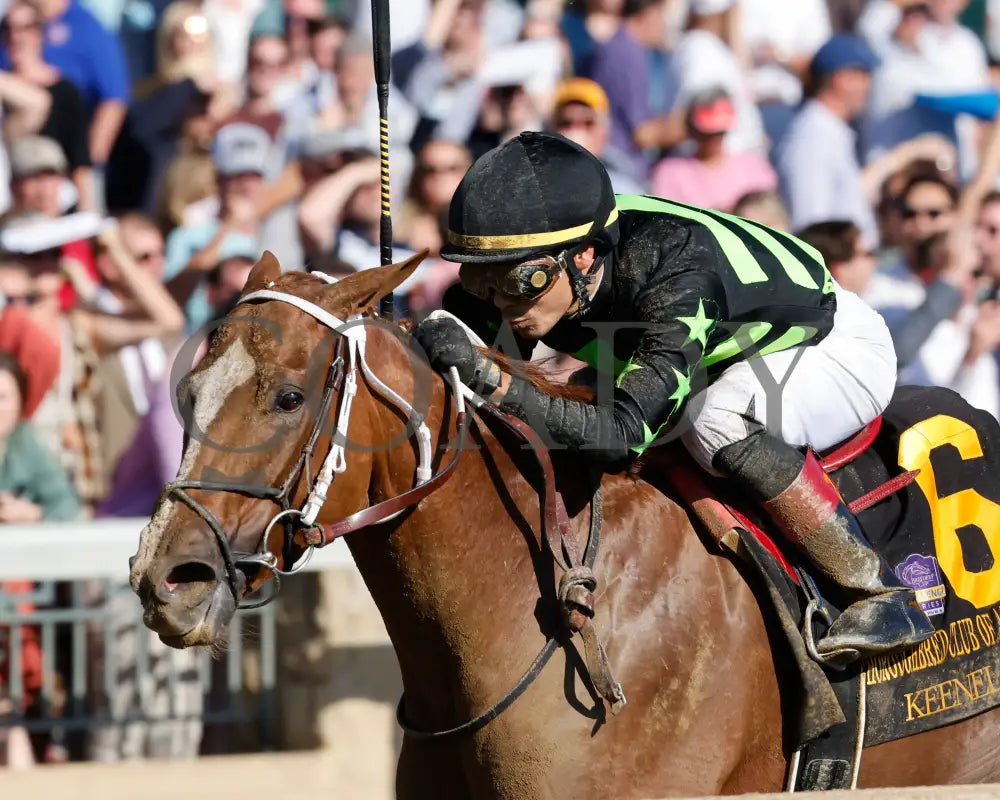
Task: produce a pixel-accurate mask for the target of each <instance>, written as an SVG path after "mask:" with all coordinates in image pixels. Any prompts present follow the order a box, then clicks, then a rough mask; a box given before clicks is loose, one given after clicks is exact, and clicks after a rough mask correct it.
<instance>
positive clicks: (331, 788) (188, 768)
mask: <svg viewBox="0 0 1000 800" xmlns="http://www.w3.org/2000/svg"><path fill="white" fill-rule="evenodd" d="M330 767H331V764H330V762H329V754H328V753H323V752H322V751H319V752H315V753H294V754H267V755H254V756H222V757H218V758H202V759H198V760H197V761H160V762H143V763H137V764H121V765H101V764H68V765H65V766H59V767H40V768H36V769H33V770H30V771H27V772H0V797H3V798H4V800H80V798H84V797H85V798H96V799H97V800H137V799H138V798H141V799H142V800H177V798H178V797H183V798H185V800H187V798H199V800H200V798H224V799H228V798H232V800H236V799H237V798H239V800H246V798H247V797H250V796H253V797H280V798H281V800H320V799H321V798H342V797H350V798H354V797H358V795H357V793H356V789H357V787H356V786H355V787H353V788H352V786H350V785H347V784H346V783H345V782H344V781H343V780H341V781H340V783H339V784H338V781H337V780H336V779H335V777H334V774H335V770H332V769H331V768H330ZM744 797H746V798H757V799H758V800H765V799H767V798H770V800H779V798H780V799H781V800H786V798H787V795H779V794H766V795H765V794H754V795H744ZM824 798H825V799H826V800H945V798H947V800H1000V785H994V786H960V787H927V788H922V789H876V790H872V791H867V792H830V793H827V794H824ZM359 800H361V799H360V798H359ZM526 800H528V799H527V798H526Z"/></svg>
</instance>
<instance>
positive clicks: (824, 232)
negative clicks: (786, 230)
mask: <svg viewBox="0 0 1000 800" xmlns="http://www.w3.org/2000/svg"><path fill="white" fill-rule="evenodd" d="M796 236H798V237H799V238H800V239H801V240H802V241H804V242H806V243H807V244H810V245H812V246H813V247H815V248H816V249H817V250H818V251H819V252H820V255H822V256H823V260H824V261H825V262H826V266H827V268H828V269H829V270H830V274H831V275H833V279H834V280H835V281H836V282H837V283H838V284H840V285H841V286H843V287H844V288H845V289H847V290H848V291H851V292H854V293H855V294H857V295H863V294H864V293H865V290H866V289H867V288H868V283H869V281H870V280H871V277H872V273H873V272H874V271H875V258H874V257H873V256H872V254H871V252H870V251H869V250H868V249H866V248H865V246H864V242H862V240H861V230H860V229H859V228H858V226H857V225H855V224H854V223H853V222H848V221H846V220H835V221H831V222H817V223H816V224H815V225H810V226H809V227H808V228H806V229H805V230H803V231H799V232H798V233H797V234H796Z"/></svg>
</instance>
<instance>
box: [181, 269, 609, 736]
mask: <svg viewBox="0 0 1000 800" xmlns="http://www.w3.org/2000/svg"><path fill="white" fill-rule="evenodd" d="M312 274H313V275H316V276H317V277H319V278H321V279H323V280H327V282H333V279H330V278H328V277H327V276H326V275H323V274H322V273H316V272H314V273H312ZM268 300H274V301H279V302H283V303H287V304H289V305H292V306H295V307H296V308H298V309H299V310H300V311H303V312H305V313H306V314H309V315H310V316H312V317H313V318H314V319H316V320H317V321H318V322H320V323H321V324H323V325H325V326H326V327H328V328H330V329H331V330H332V331H334V332H337V333H339V334H341V335H340V336H339V337H338V339H337V349H336V352H335V355H334V359H333V362H332V363H331V364H330V367H329V369H328V370H327V376H326V380H325V382H324V386H323V395H322V398H321V400H320V406H319V410H318V413H317V416H316V421H315V423H314V424H313V428H312V430H311V432H310V434H309V437H308V438H307V440H306V443H305V444H304V445H303V447H302V450H301V451H300V453H299V457H298V459H297V461H296V462H295V464H294V465H293V466H292V468H291V470H290V471H289V473H288V476H287V477H286V479H285V481H284V483H283V484H282V485H281V486H267V485H248V484H237V483H230V482H225V481H195V480H177V481H173V482H171V483H169V484H167V486H166V487H165V488H164V494H163V498H164V499H168V498H170V497H174V498H176V499H177V500H179V501H180V502H182V503H184V504H185V505H186V506H187V507H188V508H190V509H191V510H192V511H193V512H194V513H195V514H197V515H198V516H199V517H200V518H201V519H202V520H203V521H204V522H205V523H206V524H207V525H208V527H209V529H210V530H211V531H212V534H213V535H214V537H215V540H216V542H217V543H218V546H219V550H220V552H221V554H222V560H223V562H224V565H225V569H226V580H227V583H228V585H229V588H230V590H231V591H232V593H233V597H234V599H235V601H236V605H237V608H244V609H246V608H259V607H260V606H263V605H266V604H267V603H269V602H271V601H272V600H273V599H274V598H275V597H276V596H277V593H278V591H279V589H280V585H281V583H280V581H281V576H282V575H290V574H293V573H295V572H298V571H299V570H301V569H302V568H303V567H304V566H305V565H306V563H307V562H308V560H309V556H310V555H311V552H312V549H313V548H315V547H324V546H326V545H328V544H330V543H331V542H332V541H334V540H335V539H338V538H340V537H342V536H346V535H347V534H349V533H353V532H355V531H358V530H361V529H362V528H366V527H369V526H372V525H377V524H380V523H384V522H388V521H390V520H392V519H394V518H395V517H397V516H398V515H400V514H401V513H403V512H404V511H405V510H406V509H408V508H410V507H412V506H414V505H416V504H417V503H419V502H420V501H421V500H422V499H423V498H424V497H426V496H428V495H429V494H431V493H432V492H434V491H435V490H437V489H438V488H440V487H441V486H442V485H443V484H444V483H445V482H446V481H447V480H448V479H449V478H450V477H451V475H452V470H453V469H454V467H455V466H456V465H457V463H458V461H459V458H460V457H461V454H462V452H463V450H464V444H465V439H466V435H467V433H468V429H469V426H470V423H471V419H472V415H471V414H470V413H469V412H468V411H467V409H466V406H465V399H466V397H467V396H468V397H469V398H470V399H472V402H473V403H474V404H475V405H476V406H477V409H478V410H479V411H480V412H481V413H482V412H485V413H488V414H490V415H491V416H493V417H494V418H496V419H497V420H498V421H500V422H501V423H502V424H503V425H505V426H506V427H507V428H508V429H509V430H511V431H512V432H513V433H514V434H515V435H516V436H518V438H520V439H522V440H523V441H525V442H527V443H528V444H530V445H531V448H530V449H531V451H532V453H533V454H534V456H535V458H536V459H537V461H538V464H539V467H540V468H541V471H542V474H543V477H544V492H543V508H542V512H543V513H542V520H541V524H542V538H543V539H544V540H545V542H546V544H547V546H548V549H549V551H550V553H551V555H552V557H553V559H554V561H555V562H556V564H557V565H558V566H559V567H560V568H561V569H562V571H563V574H562V576H561V578H560V581H559V590H558V594H559V601H560V608H561V609H562V612H563V613H562V617H563V619H562V622H563V624H564V628H565V631H568V632H569V634H570V635H571V636H572V634H573V633H580V634H581V637H582V639H583V642H584V661H585V664H586V666H587V672H588V676H589V678H590V682H591V685H592V686H593V688H594V689H595V690H596V691H597V693H598V694H600V696H602V697H604V698H605V699H606V700H607V701H608V703H609V704H610V705H611V709H612V711H613V713H616V714H617V713H618V712H619V711H620V710H621V709H622V708H623V707H624V706H625V703H626V699H625V695H624V693H623V692H622V688H621V684H619V683H617V682H616V681H615V680H614V677H613V676H612V674H611V670H610V666H609V664H608V660H607V656H606V654H605V651H604V648H603V646H602V645H601V643H600V641H599V639H598V637H597V634H596V631H595V629H594V626H593V625H592V619H593V616H594V608H595V601H594V591H595V589H596V587H597V580H596V578H595V577H594V574H593V571H592V566H593V563H594V559H595V558H596V556H597V550H598V546H599V543H600V532H601V521H602V503H601V491H600V482H599V481H598V486H597V489H596V491H595V493H594V495H593V499H592V502H591V514H590V532H589V536H588V542H587V547H586V550H585V552H584V554H583V557H582V558H581V557H580V555H579V553H578V551H577V548H576V546H575V542H574V540H573V537H572V536H571V531H570V525H569V520H568V517H567V515H566V510H565V507H564V506H563V504H562V501H561V498H560V497H559V494H558V492H557V491H556V485H555V476H554V471H553V468H552V462H551V460H550V459H549V458H548V455H547V449H546V447H545V445H544V443H543V442H542V441H541V439H540V438H539V436H538V434H537V433H535V431H534V430H532V429H531V427H530V426H528V425H527V424H526V423H524V422H522V421H521V420H518V419H516V418H514V417H510V416H508V415H506V414H504V413H502V412H501V411H499V409H497V408H496V407H494V406H491V405H489V404H487V403H485V402H483V401H482V400H481V399H480V398H478V397H477V396H476V395H475V394H474V393H473V392H472V391H471V390H470V389H469V388H468V387H466V386H464V385H463V384H462V383H461V381H460V380H459V377H458V372H457V370H455V369H454V368H452V370H450V375H449V378H450V381H451V388H452V391H453V393H454V395H455V397H456V425H457V428H458V437H457V442H456V446H455V449H454V454H453V455H452V457H451V458H450V459H449V461H448V463H447V464H445V466H444V467H443V468H442V469H441V470H440V472H438V473H437V474H433V475H432V474H431V469H430V458H431V455H430V453H431V447H430V433H429V430H428V429H427V426H426V423H425V422H424V421H423V419H422V418H421V417H420V416H419V414H417V412H416V411H415V410H414V409H413V407H412V406H411V405H410V404H409V403H408V402H407V401H406V400H405V399H404V398H402V397H401V396H400V395H399V394H397V393H396V392H395V391H394V390H392V389H391V388H390V387H388V386H386V385H385V384H384V383H383V382H382V381H381V380H379V379H378V377H377V376H376V375H375V374H374V372H373V371H372V370H371V368H370V366H369V365H368V363H367V361H366V359H365V345H366V342H367V336H366V329H365V326H364V324H361V323H360V320H361V317H359V316H358V317H352V318H349V319H348V320H346V321H345V320H341V319H339V318H338V317H336V316H334V315H333V314H330V313H329V312H328V311H326V310H325V309H323V308H321V307H320V306H318V305H316V304H314V303H312V302H310V301H308V300H305V299H303V298H301V297H298V296H296V295H292V294H288V293H286V292H279V291H274V290H272V289H270V288H268V289H262V290H259V291H256V292H251V293H250V294H248V295H246V296H245V297H243V298H241V300H240V304H243V303H251V302H258V301H268ZM345 350H346V354H345ZM359 367H360V369H361V372H362V373H363V375H364V377H365V379H366V380H367V382H368V384H369V386H371V387H372V388H374V389H375V391H376V392H377V393H378V394H380V395H381V396H382V397H383V399H385V400H387V401H388V402H390V403H392V404H395V405H396V406H397V407H400V408H401V409H403V410H404V411H406V412H407V413H408V415H409V416H410V418H411V419H415V420H416V421H417V422H418V423H419V424H418V428H417V432H416V436H417V440H418V451H419V465H418V467H417V471H416V473H417V474H416V483H415V485H414V486H413V488H411V489H409V490H408V491H406V492H403V493H402V494H400V495H397V496H395V497H392V498H389V499H386V500H383V501H381V502H379V503H376V504H375V505H372V506H369V507H368V508H364V509H362V510H361V511H358V512H356V513H354V514H351V515H349V516H347V517H344V518H342V519H339V520H337V521H336V522H333V523H328V524H318V523H317V522H316V517H317V515H318V514H319V511H320V509H321V508H322V507H323V505H324V503H325V502H326V497H327V493H328V492H329V489H330V486H331V484H332V483H333V480H334V476H335V474H338V473H342V472H344V471H346V469H347V459H346V447H345V444H346V442H347V439H346V435H347V428H348V424H349V421H350V413H351V405H352V402H353V399H354V396H355V395H356V394H357V387H358V378H357V373H358V368H359ZM334 396H337V399H338V405H337V421H336V425H335V430H334V435H333V437H332V439H331V443H330V450H329V451H328V453H327V455H326V458H325V460H324V463H323V466H322V468H321V469H320V471H319V472H318V473H317V474H316V476H315V478H313V476H312V460H313V456H314V454H315V448H316V444H317V443H318V441H319V438H320V435H321V433H322V431H323V428H324V426H325V424H326V423H327V421H328V419H329V414H330V411H331V409H332V407H333V402H334ZM303 477H304V478H305V481H306V484H307V485H308V486H309V494H308V497H307V498H306V500H305V503H304V504H303V506H302V508H301V509H297V508H293V507H292V497H293V495H294V493H295V489H296V488H297V487H298V486H299V484H300V482H301V481H302V479H303ZM190 489H196V490H202V491H221V492H234V493H237V494H241V495H245V496H248V497H254V498H258V499H268V500H272V501H273V502H275V503H277V504H278V506H279V507H280V509H281V510H280V511H279V512H278V513H277V514H276V515H275V516H274V517H273V518H272V519H271V521H270V522H269V523H268V524H267V525H266V526H265V528H264V532H263V533H262V534H261V538H260V541H259V543H258V546H257V549H256V550H255V551H254V552H252V553H248V552H240V551H234V550H233V549H232V547H231V546H230V544H229V539H228V537H227V535H226V532H225V530H224V529H223V527H222V525H221V523H220V522H219V520H218V519H217V518H216V517H215V515H214V514H213V513H212V512H211V511H209V510H208V509H207V508H206V507H205V506H204V505H203V504H202V503H200V502H198V501H197V500H195V499H194V498H193V497H192V496H191V495H190V494H189V492H188V490H190ZM279 522H281V523H282V525H283V528H284V543H283V553H282V555H283V562H282V563H283V565H289V564H292V562H293V560H294V557H295V554H294V547H295V540H296V537H297V536H298V534H299V533H301V534H302V541H303V542H304V544H305V546H306V553H305V554H304V555H303V557H302V559H301V560H300V562H299V563H298V564H295V565H294V566H291V567H288V568H281V567H279V566H278V558H277V556H276V555H275V554H274V553H272V552H271V551H270V550H269V549H268V546H267V542H268V537H269V534H270V532H271V530H272V528H273V527H274V526H275V525H276V524H277V523H279ZM241 567H251V568H254V569H257V568H261V567H263V568H265V569H268V570H270V572H271V573H272V575H273V577H274V580H275V588H274V589H273V590H272V592H271V593H270V594H269V595H267V596H266V597H265V598H263V599H261V600H256V601H250V602H246V601H244V600H243V599H242V598H241V580H242V581H243V582H244V586H245V580H246V579H245V578H244V577H243V573H241V571H240V570H241ZM565 631H560V632H559V633H557V634H553V635H551V636H550V637H549V638H548V640H547V641H546V643H545V645H544V646H543V647H542V649H541V651H540V652H539V654H538V655H537V656H536V657H535V659H534V661H533V662H532V664H531V666H530V667H529V668H528V669H527V671H526V672H525V673H524V674H523V675H522V676H521V678H520V679H519V680H518V682H517V683H516V684H515V685H514V687H513V688H512V689H511V690H510V691H509V692H508V693H507V694H506V695H505V696H504V697H503V698H501V699H500V700H499V701H498V702H496V703H495V704H494V705H493V706H491V707H490V708H489V709H487V710H486V711H485V712H483V713H482V714H479V715H477V716H476V717H475V718H474V719H472V720H469V721H468V722H466V723H464V724H462V725H459V726H456V727H454V728H450V729H447V730H441V731H423V730H418V729H416V728H413V727H412V726H411V725H410V724H409V723H408V722H407V721H406V719H405V712H404V709H405V704H404V701H405V696H404V697H401V698H400V701H399V706H398V708H397V719H398V721H399V724H400V727H402V729H403V731H404V732H405V733H406V734H407V735H409V736H411V737H414V738H422V739H428V738H435V739H436V738H443V737H449V736H453V735H457V734H464V733H472V732H474V731H476V730H478V729H479V728H481V727H483V726H484V725H486V724H487V723H489V722H490V721H492V720H493V719H496V717H498V716H499V715H500V714H501V713H502V712H503V711H504V710H505V709H506V708H508V707H509V706H510V705H511V704H512V703H513V702H514V701H515V700H516V699H517V698H518V697H519V696H520V695H521V694H523V693H524V691H525V690H526V689H527V688H528V686H529V685H530V684H531V683H532V682H533V681H534V680H535V678H536V677H538V675H539V674H540V673H541V671H542V669H543V668H544V666H545V665H546V663H547V662H548V661H549V659H550V658H551V657H552V655H553V654H554V653H555V651H556V649H557V648H558V646H559V644H560V643H561V641H562V639H563V635H562V634H563V633H564V632H565Z"/></svg>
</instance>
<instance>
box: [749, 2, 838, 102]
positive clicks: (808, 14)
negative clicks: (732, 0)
mask: <svg viewBox="0 0 1000 800" xmlns="http://www.w3.org/2000/svg"><path fill="white" fill-rule="evenodd" d="M740 28H741V35H742V37H743V41H744V43H745V45H746V47H747V49H748V50H749V51H750V53H751V55H753V54H755V53H758V52H760V50H761V49H763V48H771V49H773V50H774V52H775V54H776V55H777V57H778V58H779V59H781V60H782V61H789V60H792V59H795V58H807V59H808V58H812V56H813V55H814V54H815V53H816V51H817V50H819V48H820V47H821V46H822V45H823V43H824V42H825V41H826V40H827V39H829V38H830V36H831V34H832V29H831V27H830V12H829V10H828V9H827V5H826V2H825V0H740ZM750 82H751V87H752V89H753V92H754V96H755V97H756V99H757V100H758V101H765V100H772V101H780V102H782V103H786V104H788V105H795V104H797V103H798V102H799V101H800V100H801V99H802V84H801V82H800V81H799V79H798V77H796V76H795V75H793V74H792V73H791V72H789V71H788V70H787V69H785V68H784V67H782V66H780V65H779V64H761V65H759V66H757V67H755V68H754V70H753V74H752V75H751V79H750Z"/></svg>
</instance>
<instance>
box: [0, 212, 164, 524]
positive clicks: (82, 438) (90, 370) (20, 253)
mask: <svg viewBox="0 0 1000 800" xmlns="http://www.w3.org/2000/svg"><path fill="white" fill-rule="evenodd" d="M86 221H87V220H85V219H84V220H77V219H72V218H60V219H57V220H42V221H26V222H19V223H17V224H15V225H12V226H9V227H8V228H6V229H5V230H4V231H3V234H2V236H0V244H2V245H3V247H4V248H5V249H6V251H7V252H8V255H7V256H6V261H5V266H4V272H5V275H4V281H5V282H6V283H7V286H8V288H4V287H3V286H0V291H3V292H4V293H5V294H21V295H26V296H27V295H30V297H31V299H32V301H33V302H32V304H31V307H30V309H31V314H32V317H33V318H34V319H35V320H36V321H37V322H38V323H39V324H41V325H43V326H44V327H45V328H46V329H47V330H49V331H51V332H52V334H53V336H55V337H57V338H58V340H59V347H60V359H59V362H60V363H59V379H58V380H57V381H56V384H55V386H54V387H53V389H52V390H51V391H50V392H49V394H48V395H47V396H46V397H45V399H44V401H43V402H42V404H41V405H40V407H39V409H38V412H37V413H36V415H35V417H34V421H35V423H36V426H37V428H38V430H39V433H40V434H41V435H42V437H43V441H44V442H45V443H46V446H47V447H48V448H49V450H50V452H52V453H55V454H58V455H59V456H60V459H61V462H62V463H63V466H64V468H65V469H66V470H67V471H68V472H69V473H70V475H71V476H72V477H73V480H74V482H75V485H76V489H77V493H78V495H79V496H80V498H81V500H83V501H84V502H85V503H87V504H91V503H93V502H94V501H96V500H98V499H100V498H101V497H102V496H103V492H104V486H105V483H104V469H103V464H102V459H101V456H102V452H103V450H102V448H101V439H100V425H101V419H100V414H99V406H100V403H99V397H100V388H101V387H100V386H99V374H100V370H99V358H100V357H101V356H102V355H105V354H110V353H116V352H118V351H119V350H121V349H122V348H124V347H127V346H129V345H135V344H138V343H139V342H141V341H142V340H143V339H146V338H149V337H155V336H163V335H167V334H169V333H172V332H173V333H176V332H178V331H179V330H180V329H181V327H182V324H183V318H182V317H181V315H180V314H179V313H178V312H177V310H176V307H174V306H172V304H171V303H170V301H169V297H167V296H166V292H165V290H164V288H163V286H162V285H161V283H160V282H159V280H157V279H156V278H154V277H152V276H149V275H147V274H145V273H144V272H143V271H142V270H141V269H137V268H134V265H133V264H132V263H131V262H130V261H127V260H124V259H122V260H120V261H118V262H116V266H117V267H118V270H119V282H120V286H121V287H122V288H123V290H124V291H126V292H127V296H125V297H124V299H125V301H126V305H127V306H128V308H129V313H128V314H127V315H122V316H119V315H117V314H109V313H107V312H105V311H102V310H100V309H99V308H97V307H96V305H95V300H96V297H97V295H96V293H95V289H96V287H95V286H94V285H93V284H92V283H90V282H89V281H88V280H87V276H86V275H84V274H82V273H81V272H80V271H79V270H78V269H75V268H73V266H72V264H71V262H70V261H69V260H68V259H66V258H65V257H64V256H62V255H61V250H60V247H61V245H62V244H64V243H65V242H66V241H67V240H70V239H75V238H77V237H79V236H81V235H85V236H87V237H89V236H93V235H94V234H95V233H97V232H98V227H97V225H96V224H95V225H94V227H93V228H92V229H91V230H90V231H89V232H86V231H83V229H82V228H81V224H82V223H83V222H86ZM114 236H115V231H114V228H111V229H108V230H105V231H104V232H103V233H101V237H102V241H103V242H104V246H108V245H109V243H110V242H111V241H112V237H114ZM64 274H69V275H71V276H72V278H73V280H74V281H75V282H76V284H77V287H78V288H77V293H78V296H79V297H80V298H81V301H82V302H83V303H84V307H80V308H76V309H73V310H72V311H69V312H67V311H65V310H64V307H63V305H62V303H61V301H60V289H61V287H62V285H63V282H64V278H63V275H64ZM13 281H17V282H19V283H20V286H21V288H20V289H18V290H17V291H14V292H12V291H11V289H10V288H9V287H10V285H11V282H13Z"/></svg>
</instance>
